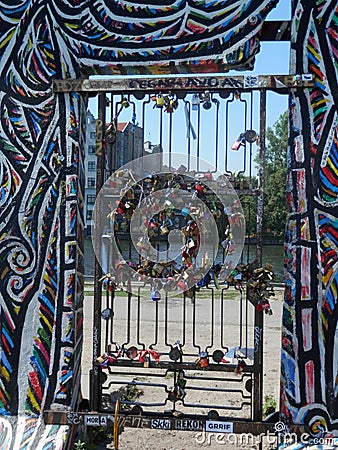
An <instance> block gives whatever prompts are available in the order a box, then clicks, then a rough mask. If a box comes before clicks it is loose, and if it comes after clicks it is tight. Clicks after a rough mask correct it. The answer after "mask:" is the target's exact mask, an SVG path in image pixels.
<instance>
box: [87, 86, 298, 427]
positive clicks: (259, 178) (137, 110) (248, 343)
mask: <svg viewBox="0 0 338 450" xmlns="http://www.w3.org/2000/svg"><path fill="white" fill-rule="evenodd" d="M262 78H264V77H262ZM285 78H286V77H285ZM269 80H270V82H271V80H272V78H270V79H269ZM264 81H265V82H267V79H265V80H264ZM275 81H276V80H274V85H276V83H275ZM288 81H289V82H293V80H292V77H291V79H290V77H289V78H288ZM285 82H287V80H285V79H284V80H283V86H284V89H285V88H286V85H285ZM94 83H95V82H94ZM261 85H262V83H259V80H258V77H257V79H256V80H252V79H250V77H246V78H244V77H237V78H236V77H235V78H222V77H220V78H217V77H212V78H203V79H197V78H194V79H189V78H186V79H170V80H168V79H166V80H161V79H158V80H154V79H151V80H147V79H143V80H139V79H137V80H130V81H129V83H123V82H121V83H120V85H118V84H116V85H115V86H114V89H113V90H112V92H111V93H109V94H107V93H104V94H100V98H99V119H98V127H97V136H98V141H97V153H98V158H99V160H100V164H101V166H100V169H101V170H100V171H98V176H97V187H98V188H97V192H98V194H99V193H101V195H102V196H103V197H105V196H106V198H109V201H110V204H113V205H114V208H111V213H110V219H111V218H112V215H114V218H113V221H112V222H111V223H113V225H111V226H110V227H109V225H108V221H107V220H106V221H104V227H103V225H102V223H101V225H100V227H99V230H102V229H103V228H104V230H105V231H104V233H103V234H101V233H100V242H96V243H95V246H96V247H97V249H98V252H99V253H97V254H100V255H101V256H100V257H99V259H100V258H101V261H100V264H99V263H98V262H97V264H96V275H95V311H96V314H95V319H94V355H93V357H94V367H93V371H92V380H91V405H92V408H93V409H94V410H95V411H101V412H109V411H115V408H116V402H117V399H118V400H119V405H120V406H119V408H120V411H119V414H120V415H124V416H126V417H128V416H135V415H137V416H141V417H142V418H143V419H144V420H145V421H146V423H149V424H150V425H149V426H151V427H153V428H155V427H157V426H158V427H168V428H173V427H175V428H176V429H190V430H191V429H204V427H205V424H204V422H203V420H205V419H209V420H217V419H219V418H221V419H223V420H224V419H225V418H231V420H232V421H234V420H239V421H241V420H246V421H248V420H249V421H254V422H259V421H261V420H262V371H263V367H262V351H263V349H262V338H263V316H264V312H265V313H270V309H269V301H268V299H269V296H270V295H273V291H272V288H271V286H270V281H271V279H272V276H273V274H272V272H271V268H269V267H265V268H261V262H262V258H261V257H262V249H261V244H262V237H261V234H262V229H261V224H262V211H263V208H262V206H263V193H262V189H261V187H262V183H263V177H264V173H263V164H262V161H263V157H264V145H265V144H264V140H265V110H266V104H265V103H266V87H267V86H264V88H263V89H261ZM202 86H203V88H202ZM253 87H254V88H255V87H256V88H257V89H258V88H259V89H258V95H257V92H254V90H253V89H252V88H253ZM268 87H271V86H270V85H268ZM130 91H131V92H130ZM238 106H240V107H241V110H242V112H241V113H240V114H241V118H242V123H238V124H237V129H236V130H235V133H237V134H238V136H239V137H238V138H237V139H235V140H234V142H233V143H232V145H231V137H229V135H230V134H231V131H233V130H230V129H229V126H230V125H229V123H230V121H231V115H232V110H235V108H238ZM179 107H181V108H182V109H183V110H184V115H183V116H181V120H182V117H183V120H184V122H185V124H184V125H183V129H184V132H185V133H186V135H185V137H186V145H185V146H184V147H185V151H184V154H185V155H186V160H185V165H183V172H182V166H181V167H177V166H176V168H175V170H174V177H175V176H176V178H177V177H179V178H180V188H182V185H184V188H185V189H186V190H187V191H188V192H189V195H190V194H192V193H193V192H194V189H195V190H196V180H197V182H198V183H200V184H203V180H210V179H213V175H214V173H212V171H207V172H203V169H201V168H200V167H197V166H198V164H199V162H198V161H199V158H200V156H201V155H202V154H203V148H202V147H203V142H202V135H203V133H205V131H206V130H205V129H203V127H204V124H205V123H206V122H207V118H206V115H207V114H209V115H211V114H212V115H213V116H214V119H213V120H212V121H210V122H211V123H212V129H208V130H207V132H208V134H209V144H210V141H211V142H212V144H211V147H212V151H211V150H209V158H210V160H211V161H212V162H213V166H214V168H215V169H214V172H216V171H217V170H219V169H220V167H219V165H220V164H219V161H220V159H222V161H223V163H222V165H221V166H222V167H221V172H222V173H223V176H224V177H225V178H226V180H228V182H230V183H231V185H232V186H233V187H234V188H235V190H236V192H237V194H238V195H239V198H240V199H241V201H242V202H245V201H247V199H250V198H254V199H255V200H254V203H256V204H257V207H256V209H255V208H253V206H252V205H253V202H252V200H249V201H248V203H249V205H251V208H253V211H254V213H252V212H251V213H252V214H255V215H256V220H255V223H256V229H251V230H250V229H249V228H247V229H246V233H245V236H246V239H247V240H250V236H252V235H253V236H254V242H255V245H256V249H255V252H254V254H252V251H251V254H250V253H247V254H246V252H244V253H243V254H242V255H241V259H240V261H239V265H237V266H236V267H232V271H230V272H229V273H228V274H227V277H226V278H225V279H222V280H221V281H219V280H218V279H217V275H218V274H217V273H216V271H215V264H213V265H212V266H211V268H210V271H209V273H208V274H207V275H208V276H209V280H208V282H203V280H202V283H201V282H197V283H196V285H195V286H194V288H192V289H187V290H185V291H184V292H182V293H180V292H179V290H176V291H175V295H172V293H171V294H170V295H169V294H168V291H166V290H162V293H159V290H156V289H154V287H152V288H151V289H149V288H147V286H146V283H144V286H143V285H142V282H141V283H140V279H141V278H142V277H138V278H137V277H135V276H129V277H128V276H127V277H126V279H125V280H123V279H122V280H121V278H119V273H118V269H117V267H116V264H115V262H116V261H115V259H114V250H113V247H114V246H113V245H111V241H112V236H113V235H114V238H113V239H114V240H117V241H118V243H119V245H118V246H119V251H120V252H121V253H122V254H123V258H124V262H126V261H128V265H129V266H130V265H133V264H134V268H135V270H136V273H142V274H143V275H144V273H143V272H142V271H140V267H142V264H141V262H140V253H141V252H140V251H139V250H138V249H137V248H136V260H133V258H132V254H133V252H135V246H134V244H135V243H134V244H133V242H132V240H131V238H130V236H129V233H130V221H131V217H132V214H131V212H132V211H129V212H128V209H126V204H127V202H129V203H132V202H133V201H134V203H136V204H138V203H139V202H140V196H138V195H137V190H138V189H141V190H142V193H143V195H144V194H145V191H146V190H147V194H148V195H149V194H150V193H151V192H152V191H153V190H154V183H155V182H156V180H157V182H159V180H158V179H159V178H160V177H161V175H157V170H158V169H157V170H155V172H153V173H152V172H151V170H149V167H148V166H147V167H146V168H143V175H141V176H140V177H139V180H138V182H137V183H134V185H133V182H132V179H133V175H132V173H131V172H132V170H127V171H126V170H124V173H123V171H122V173H118V174H117V176H116V171H118V170H119V169H120V165H121V160H120V161H119V157H120V155H121V153H122V147H121V146H122V145H123V144H122V141H121V139H119V129H120V128H121V127H120V125H119V124H120V120H121V119H120V118H121V117H122V113H123V112H125V111H126V110H127V109H128V110H129V111H132V114H131V117H132V119H131V123H132V131H131V134H130V138H131V145H130V147H129V149H130V150H129V151H130V154H129V155H128V156H127V158H129V160H130V161H132V160H134V159H136V158H138V157H140V156H141V155H140V151H139V149H138V148H137V140H136V134H137V128H138V127H139V128H140V129H141V133H142V136H141V143H142V147H143V145H144V142H145V141H146V136H147V120H148V117H149V116H150V113H149V112H148V111H149V110H150V111H152V114H154V110H155V113H156V119H155V120H156V126H157V128H158V147H159V149H158V152H157V153H156V154H155V153H154V154H153V156H152V157H153V158H154V159H155V158H157V165H159V171H161V170H163V166H165V165H166V164H167V165H168V166H169V167H171V166H172V159H173V158H174V156H175V155H174V153H175V151H176V149H175V144H174V140H175V133H176V130H175V115H177V114H178V109H179ZM106 108H109V110H108V112H107V110H106ZM221 112H222V116H221ZM107 116H110V118H109V119H108V120H107ZM237 117H238V113H237ZM257 117H258V120H257ZM153 120H154V119H153ZM136 121H137V122H136ZM107 122H108V123H109V122H110V123H109V124H108V126H107ZM254 124H256V126H257V125H258V127H259V129H258V132H257V133H256V132H254V126H255V125H254ZM209 126H210V125H209ZM220 129H222V131H223V139H224V142H223V144H222V149H221V150H220V141H221V138H222V137H221V133H220ZM181 144H182V143H181ZM181 147H182V145H181ZM180 151H181V152H182V150H180ZM234 151H235V152H237V154H236V157H237V158H238V159H240V164H238V161H237V166H239V167H240V170H238V172H237V174H236V173H234V172H235V171H234V170H233V169H232V167H231V158H232V152H234ZM162 152H163V153H162ZM124 153H125V154H126V152H125V151H124ZM194 157H196V158H197V163H196V159H195V158H194ZM163 158H167V162H166V164H165V163H164V160H163ZM255 160H256V161H258V170H257V172H255V165H254V161H255ZM123 162H128V160H125V161H123ZM193 165H194V167H192V166H193ZM150 167H151V166H150ZM134 169H135V168H134ZM191 171H193V173H194V182H195V184H194V183H190V184H189V182H190V177H189V176H187V178H186V179H185V176H186V175H187V174H190V173H191ZM120 172H121V171H120ZM126 172H127V173H126ZM113 173H115V176H114V183H115V181H117V178H119V177H121V184H119V185H118V186H114V188H115V189H114V188H113V189H110V190H109V189H108V188H107V184H104V183H106V180H107V178H109V176H110V175H111V174H113ZM116 177H117V178H116ZM172 179H173V176H171V182H172ZM182 180H183V181H182ZM134 181H135V179H134ZM160 181H161V183H162V184H161V185H162V188H168V181H167V184H166V182H165V181H164V180H163V179H161V180H160ZM114 183H113V184H114ZM108 184H109V183H108ZM102 186H106V192H105V193H104V192H103V193H102V190H101V188H102ZM122 186H124V187H125V186H127V189H124V190H123V189H122V190H121V187H122ZM110 187H112V186H110ZM129 187H130V189H129ZM204 189H206V188H205V186H204ZM220 189H222V188H220ZM206 190H207V189H206ZM112 192H113V194H112ZM213 194H214V192H206V193H205V195H204V199H203V200H204V202H205V203H208V198H207V197H208V195H210V196H213ZM114 195H115V198H114ZM133 207H135V205H134V206H133ZM133 207H132V209H133ZM183 208H184V205H182V211H183ZM182 211H181V214H180V213H179V211H177V208H176V213H175V220H176V229H185V228H187V227H188V226H189V225H188V224H189V221H190V222H191V216H190V215H188V216H184V214H183V213H182ZM246 211H247V212H249V214H250V211H251V209H250V207H249V208H247V209H246ZM108 216H109V214H108ZM102 217H104V215H102V205H101V210H100V211H99V212H98V211H96V216H95V220H96V221H102V220H104V219H102ZM167 219H168V218H167V217H166V218H164V217H162V218H160V220H159V215H158V214H157V215H155V216H153V217H148V220H153V223H154V222H155V225H154V227H153V229H151V232H152V235H151V237H150V241H151V242H152V245H154V246H155V247H156V245H157V246H158V248H159V246H161V244H163V245H164V246H165V245H167V240H166V234H163V233H162V232H161V228H163V227H165V228H167V226H166V224H165V223H164V222H165V220H167ZM246 219H247V224H248V225H250V220H248V218H246ZM156 222H160V223H156ZM167 222H168V220H167ZM168 224H169V225H168V226H170V227H172V228H173V229H174V228H175V225H174V224H173V220H170V222H168ZM94 233H95V231H94ZM225 234H226V233H225ZM223 238H224V237H223ZM224 239H225V238H224ZM221 240H222V239H221V237H220V241H221ZM122 247H123V249H122V250H121V248H122ZM220 248H221V251H220V252H219V253H220V254H219V255H218V263H219V264H218V266H219V265H222V264H223V263H224V257H225V254H226V252H227V251H228V250H229V249H228V248H226V247H225V246H223V248H222V247H221V245H220ZM103 249H104V255H105V256H104V258H106V260H105V261H102V250H103ZM100 252H101V253H100ZM109 255H110V256H109ZM143 259H146V258H143ZM102 265H103V266H104V270H103V272H102V268H101V266H102ZM122 270H123V269H122ZM144 270H146V269H144ZM148 270H152V271H154V270H155V271H156V268H155V269H154V266H152V267H151V268H150V269H149V268H148ZM161 270H163V267H162V268H161ZM147 275H149V273H148V274H147ZM156 275H157V276H159V274H158V273H157V274H156ZM166 280H167V278H166ZM128 284H129V287H128ZM131 284H133V285H134V290H133V289H132V287H131ZM162 287H163V285H162ZM142 289H143V291H142ZM147 289H148V294H144V292H147ZM125 291H127V292H125ZM141 291H142V292H141ZM155 291H156V292H157V294H155ZM154 295H158V298H154ZM147 297H148V298H147ZM152 297H153V298H152ZM152 300H153V301H152ZM154 300H155V301H154ZM171 418H175V422H173V423H172V422H171V421H170V419H171ZM187 418H188V419H189V420H188V421H187V420H183V419H187ZM150 419H151V420H150ZM159 419H163V420H164V421H163V420H162V421H161V420H159ZM165 419H166V420H165ZM140 423H142V421H141V422H140ZM140 426H142V425H140ZM143 426H144V425H143Z"/></svg>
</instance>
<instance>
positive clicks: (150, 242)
mask: <svg viewBox="0 0 338 450" xmlns="http://www.w3.org/2000/svg"><path fill="white" fill-rule="evenodd" d="M184 170H186V168H184V166H183V168H182V167H181V168H179V169H178V170H177V171H176V172H175V173H163V174H150V175H148V176H147V177H145V178H143V179H141V180H140V181H138V182H136V183H135V182H134V181H133V177H131V176H130V173H129V172H128V171H121V173H117V175H116V177H117V180H118V182H119V181H120V180H121V183H120V186H121V189H120V190H116V192H117V193H118V194H119V195H118V199H117V200H116V201H115V202H114V201H111V202H110V204H109V207H110V209H111V211H110V212H109V213H108V216H107V217H108V218H109V221H110V225H109V230H111V231H112V232H113V233H114V234H115V236H117V237H118V238H119V236H120V235H119V233H134V232H135V229H132V227H131V219H132V217H133V214H134V212H135V210H136V209H138V213H139V214H140V215H141V216H140V217H141V222H140V223H137V224H136V231H138V232H139V230H140V229H141V228H142V229H144V230H145V232H144V233H143V234H142V233H139V234H138V236H139V237H138V240H137V242H136V249H137V258H136V259H135V260H128V261H127V264H128V266H129V267H130V268H131V269H133V270H134V271H135V274H136V276H137V277H138V281H143V282H144V283H145V284H146V283H150V284H151V286H152V294H151V298H152V299H153V300H154V301H157V300H159V299H160V297H161V295H160V292H159V291H160V290H161V289H162V288H163V290H164V291H166V292H170V291H173V290H176V291H178V292H185V291H189V290H190V292H189V293H188V296H189V295H190V296H191V295H192V292H191V290H193V289H192V286H195V285H196V286H197V287H203V286H207V285H208V284H209V283H210V281H215V282H216V278H217V276H218V274H219V273H220V269H221V266H220V265H219V264H214V265H213V264H212V260H210V258H209V256H208V254H207V253H205V254H204V253H203V251H204V249H203V242H202V241H204V242H205V240H207V239H210V238H212V239H216V244H217V248H218V243H219V241H221V244H222V246H223V248H224V250H225V253H226V254H231V253H232V252H234V250H235V249H236V242H235V240H234V238H233V234H232V231H231V229H232V228H233V227H243V226H244V216H243V213H242V210H241V208H240V203H239V201H237V203H238V204H237V203H236V201H234V203H233V205H232V206H231V213H230V214H228V211H227V210H226V209H225V207H224V205H223V204H222V202H221V200H220V198H219V197H218V196H217V195H216V194H215V192H213V191H212V190H211V188H210V187H209V186H208V182H209V181H211V180H212V174H210V173H205V174H204V175H203V177H200V178H198V179H197V180H196V179H194V178H193V177H191V176H188V175H185V174H184V173H182V172H184ZM110 187H111V188H113V189H117V188H118V187H119V183H117V182H116V179H115V181H114V182H113V183H112V185H111V186H110ZM149 211H152V214H151V217H149V216H150V213H149ZM211 215H212V216H213V217H212V219H213V220H214V221H215V222H216V224H220V227H218V226H217V232H218V229H221V228H223V230H225V231H224V238H223V239H221V238H220V237H219V236H209V235H208V229H207V228H206V227H205V226H204V224H205V223H208V222H209V221H210V219H211V217H210V216H211ZM134 227H135V224H134ZM175 229H176V230H180V231H181V233H182V236H183V239H182V245H181V250H180V253H181V255H180V256H181V258H180V260H178V259H177V258H176V259H175V260H169V261H158V262H153V261H154V258H152V256H153V253H152V252H153V250H154V245H155V244H158V242H162V243H163V242H167V237H168V235H169V233H170V231H171V230H175ZM199 252H202V254H203V257H202V258H200V260H199V264H197V256H198V255H201V254H200V253H199ZM118 264H120V263H118ZM206 268H207V269H206ZM208 268H210V270H208ZM117 269H118V268H117V267H115V270H116V272H118V270H117ZM206 271H207V273H206Z"/></svg>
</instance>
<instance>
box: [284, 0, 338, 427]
mask: <svg viewBox="0 0 338 450" xmlns="http://www.w3.org/2000/svg"><path fill="white" fill-rule="evenodd" d="M292 8H293V15H292V17H293V18H294V19H293V25H292V50H291V72H293V71H294V70H296V71H299V72H304V73H312V74H313V75H314V77H315V86H314V87H313V88H310V89H309V90H306V91H300V90H297V89H295V90H294V91H293V92H292V94H291V95H290V142H291V151H290V154H289V167H290V170H289V173H288V183H287V191H288V195H287V200H288V212H289V219H288V226H287V232H286V245H285V248H286V259H285V268H286V281H287V287H286V292H285V303H284V313H283V338H282V378H281V381H282V389H281V412H282V417H283V419H284V420H285V421H288V422H294V423H305V424H308V425H310V427H311V428H312V431H313V432H314V433H317V434H320V433H323V432H328V433H333V434H335V435H337V434H338V420H337V417H338V328H337V318H338V307H337V289H338V286H337V282H338V262H337V261H338V220H337V206H338V196H337V194H338V172H337V163H338V133H337V132H338V120H337V106H338V98H337V89H336V86H337V67H338V65H337V62H338V45H337V32H338V29H337V23H338V6H337V2H336V1H329V0H328V1H315V2H307V1H302V0H299V1H294V2H293V5H292Z"/></svg>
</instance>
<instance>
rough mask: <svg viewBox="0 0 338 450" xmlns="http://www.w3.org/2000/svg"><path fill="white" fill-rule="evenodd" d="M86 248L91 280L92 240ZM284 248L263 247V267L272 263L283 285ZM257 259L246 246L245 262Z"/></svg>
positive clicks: (92, 261)
mask: <svg viewBox="0 0 338 450" xmlns="http://www.w3.org/2000/svg"><path fill="white" fill-rule="evenodd" d="M84 248H85V276H86V278H91V277H93V276H94V251H93V246H92V240H91V239H90V238H87V239H85V240H84ZM283 258H284V256H283V246H282V245H264V246H263V265H265V264H266V263H270V264H272V266H273V271H274V273H275V280H274V281H276V282H279V283H282V282H283V279H284V275H283ZM254 259H255V246H254V245H250V246H247V245H246V246H245V247H244V250H243V261H244V262H246V261H249V262H252V261H253V260H254Z"/></svg>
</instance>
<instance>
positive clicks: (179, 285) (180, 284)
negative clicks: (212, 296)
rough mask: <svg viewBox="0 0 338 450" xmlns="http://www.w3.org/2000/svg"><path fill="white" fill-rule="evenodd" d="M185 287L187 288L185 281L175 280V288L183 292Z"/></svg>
mask: <svg viewBox="0 0 338 450" xmlns="http://www.w3.org/2000/svg"><path fill="white" fill-rule="evenodd" d="M186 289H188V285H187V283H186V282H185V281H183V280H179V281H178V282H177V290H178V291H179V292H180V291H181V292H183V291H185V290H186Z"/></svg>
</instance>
